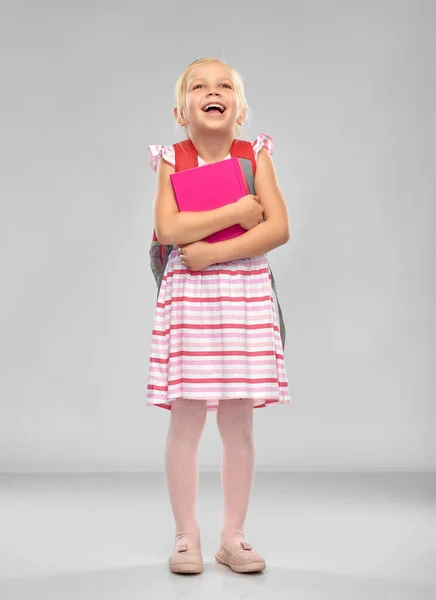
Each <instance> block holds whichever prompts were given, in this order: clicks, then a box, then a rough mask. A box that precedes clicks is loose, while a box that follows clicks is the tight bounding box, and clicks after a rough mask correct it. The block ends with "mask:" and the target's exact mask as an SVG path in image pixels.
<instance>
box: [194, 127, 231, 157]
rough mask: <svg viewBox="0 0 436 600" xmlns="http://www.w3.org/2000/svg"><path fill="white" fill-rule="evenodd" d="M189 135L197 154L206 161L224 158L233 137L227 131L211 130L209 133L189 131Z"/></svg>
mask: <svg viewBox="0 0 436 600" xmlns="http://www.w3.org/2000/svg"><path fill="white" fill-rule="evenodd" d="M189 137H190V139H191V142H192V143H193V144H194V146H195V149H196V150H197V152H198V156H200V158H202V159H203V160H204V161H205V162H207V163H214V162H218V161H220V160H224V159H225V158H226V156H227V155H228V154H229V152H230V146H231V145H232V143H233V139H234V137H233V134H232V133H231V132H228V131H226V132H223V133H216V132H213V133H210V134H209V135H207V134H206V135H204V134H195V133H192V132H190V133H189Z"/></svg>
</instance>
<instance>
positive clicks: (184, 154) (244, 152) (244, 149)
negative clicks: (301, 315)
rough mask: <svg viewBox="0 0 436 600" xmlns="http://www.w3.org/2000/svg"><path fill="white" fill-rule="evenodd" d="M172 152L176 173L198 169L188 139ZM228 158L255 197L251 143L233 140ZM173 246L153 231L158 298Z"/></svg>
mask: <svg viewBox="0 0 436 600" xmlns="http://www.w3.org/2000/svg"><path fill="white" fill-rule="evenodd" d="M173 147H174V152H175V159H176V160H175V163H176V164H175V170H176V172H177V171H185V170H187V169H194V168H195V167H198V153H197V150H196V148H195V146H194V144H193V143H192V141H191V140H190V139H189V138H188V139H186V140H184V141H183V142H177V143H175V144H174V146H173ZM230 156H231V157H232V158H233V157H236V158H239V162H240V164H241V167H242V169H243V170H244V174H245V176H246V179H247V183H248V187H249V189H250V193H251V194H253V195H255V191H254V176H255V174H256V158H255V156H254V150H253V146H252V144H251V142H246V141H243V140H233V143H232V145H231V147H230ZM173 247H174V246H172V245H163V244H161V243H160V242H159V240H158V239H157V236H156V231H155V229H153V236H152V241H151V246H150V252H149V254H150V266H151V270H152V272H153V275H154V278H155V280H156V284H157V295H158V296H159V290H160V286H161V283H162V278H163V275H164V272H165V268H166V266H167V262H168V257H169V255H170V253H171V251H172V249H173ZM269 272H270V275H271V286H272V290H273V293H274V298H273V299H274V300H275V304H276V308H277V312H278V316H279V329H280V337H281V340H282V345H283V349H284V347H285V341H286V327H285V323H284V320H283V314H282V309H281V306H280V302H279V299H278V295H277V289H276V284H275V280H274V275H273V272H272V270H271V267H269Z"/></svg>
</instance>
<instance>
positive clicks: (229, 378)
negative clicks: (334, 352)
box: [147, 248, 291, 411]
mask: <svg viewBox="0 0 436 600" xmlns="http://www.w3.org/2000/svg"><path fill="white" fill-rule="evenodd" d="M178 398H185V399H189V400H192V401H195V400H206V408H207V410H208V411H211V410H217V408H218V404H219V402H225V401H226V400H229V399H235V398H251V399H252V401H253V408H261V407H265V406H268V405H269V404H273V403H284V404H289V403H290V402H291V399H290V396H289V389H288V380H287V376H286V370H285V363H284V356H283V346H282V341H281V337H280V331H279V325H278V319H277V311H276V307H275V304H274V300H273V291H272V287H271V276H270V273H269V263H268V259H267V257H266V255H262V256H257V257H255V258H244V259H240V260H233V261H229V262H224V263H219V264H215V265H211V266H210V267H207V268H206V269H204V270H203V271H190V270H189V269H188V268H187V267H185V265H183V263H182V261H181V258H180V255H179V252H178V249H177V248H174V249H173V250H172V251H171V253H170V255H169V257H168V262H167V265H166V268H165V273H164V276H163V279H162V283H161V287H160V290H159V295H158V299H157V303H156V312H155V317H154V324H153V332H152V337H151V350H150V360H149V373H148V387H147V405H149V406H158V407H161V408H166V409H168V410H171V403H172V402H173V401H174V400H176V399H178Z"/></svg>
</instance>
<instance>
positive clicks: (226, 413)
mask: <svg viewBox="0 0 436 600" xmlns="http://www.w3.org/2000/svg"><path fill="white" fill-rule="evenodd" d="M217 424H218V429H219V432H220V435H221V439H222V443H223V453H222V472H221V481H222V492H223V501H224V514H223V524H222V529H221V543H222V544H225V545H226V546H227V547H228V548H229V549H230V550H231V549H236V548H238V547H240V546H239V544H240V542H241V541H243V540H244V522H245V517H246V514H247V510H248V503H249V498H250V492H251V486H252V483H253V477H254V442H253V401H252V400H251V399H245V398H244V399H243V398H240V399H236V400H221V401H220V403H219V406H218V411H217Z"/></svg>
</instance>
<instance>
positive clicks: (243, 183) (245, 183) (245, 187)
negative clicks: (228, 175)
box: [235, 158, 250, 198]
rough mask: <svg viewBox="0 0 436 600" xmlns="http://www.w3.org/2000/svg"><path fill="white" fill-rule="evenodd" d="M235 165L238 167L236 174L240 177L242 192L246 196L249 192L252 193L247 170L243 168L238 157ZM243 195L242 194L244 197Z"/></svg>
mask: <svg viewBox="0 0 436 600" xmlns="http://www.w3.org/2000/svg"><path fill="white" fill-rule="evenodd" d="M235 167H236V174H237V177H238V179H239V182H240V184H241V192H242V194H243V195H244V196H248V194H249V193H250V187H249V185H248V181H247V178H246V177H245V172H244V169H243V168H242V165H241V163H240V162H239V159H238V158H237V159H236V161H235ZM242 197H243V196H241V198H242Z"/></svg>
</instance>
